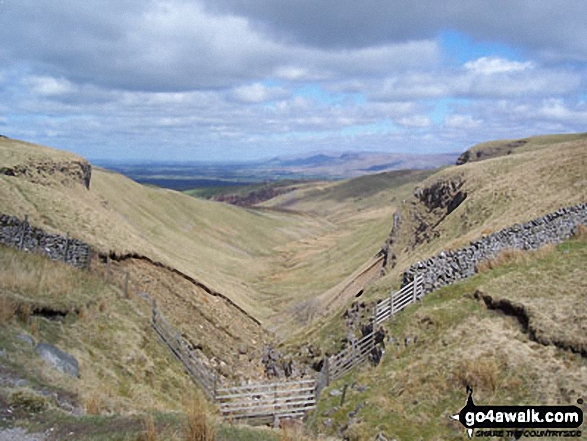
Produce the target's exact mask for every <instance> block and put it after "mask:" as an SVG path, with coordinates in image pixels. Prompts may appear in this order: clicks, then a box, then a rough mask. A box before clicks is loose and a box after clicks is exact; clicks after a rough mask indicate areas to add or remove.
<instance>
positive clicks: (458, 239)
mask: <svg viewBox="0 0 587 441" xmlns="http://www.w3.org/2000/svg"><path fill="white" fill-rule="evenodd" d="M585 170H587V138H583V139H580V140H577V141H571V142H563V143H560V144H556V145H551V148H548V149H542V148H538V149H536V150H533V151H528V152H526V153H520V154H516V155H509V156H504V157H499V158H493V159H489V160H486V161H483V162H477V163H470V164H465V165H462V166H455V167H450V168H447V169H444V170H442V171H440V172H439V173H436V174H435V175H433V176H431V177H430V178H428V179H427V180H426V181H424V182H422V183H421V187H425V186H429V185H432V184H433V183H434V182H437V181H441V180H444V181H450V180H451V179H453V178H454V177H456V176H460V177H461V178H462V179H463V181H464V185H463V189H464V190H465V191H466V192H467V195H468V196H467V198H466V199H465V201H464V202H463V203H462V204H461V205H460V206H459V207H458V208H457V209H456V210H454V211H453V212H452V213H451V214H450V215H448V216H447V217H446V218H445V219H444V220H443V221H442V222H441V223H440V224H439V225H438V227H437V231H438V237H436V238H434V239H432V240H431V241H430V242H427V243H424V244H422V245H419V246H417V247H415V248H413V247H412V245H411V244H410V240H411V236H410V231H411V230H412V229H413V228H414V223H413V221H412V213H417V214H421V215H423V216H424V217H426V216H427V215H428V213H426V211H427V210H426V208H425V207H423V206H422V204H421V203H419V202H417V201H416V200H415V198H411V199H410V200H409V201H407V203H406V204H404V205H403V206H402V218H403V224H402V230H401V231H402V234H401V237H400V238H398V246H397V247H396V250H399V251H400V253H401V255H400V257H399V259H398V263H397V266H396V268H395V269H394V270H392V271H390V275H389V276H388V277H387V278H386V279H384V280H383V281H382V284H383V285H385V284H386V283H388V282H389V281H390V280H393V281H394V282H396V283H397V281H398V280H399V275H400V273H401V272H402V271H403V270H404V269H405V268H406V267H407V266H409V265H410V264H412V263H413V262H415V261H416V260H420V259H422V258H426V257H429V256H431V255H434V254H436V253H438V252H440V251H441V250H443V249H447V248H458V247H461V246H464V245H466V244H467V243H468V242H469V241H471V240H473V239H476V238H478V237H481V236H482V235H483V234H487V233H489V232H493V231H497V230H500V229H502V228H505V227H508V226H510V225H513V224H514V223H522V222H526V221H529V220H531V219H534V218H536V217H539V216H541V215H543V214H546V213H549V212H552V211H554V210H557V209H558V208H560V207H563V206H568V205H573V204H577V203H579V202H585V201H586V200H587V173H586V172H585ZM387 286H388V285H387Z"/></svg>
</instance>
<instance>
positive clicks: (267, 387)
mask: <svg viewBox="0 0 587 441" xmlns="http://www.w3.org/2000/svg"><path fill="white" fill-rule="evenodd" d="M215 400H216V403H217V404H218V407H219V408H220V413H221V414H222V415H223V416H224V417H225V418H228V419H235V420H238V419H240V420H247V421H251V420H256V422H262V421H268V422H271V421H275V420H276V419H279V418H292V417H300V416H303V415H304V414H305V413H306V412H308V411H309V410H312V409H314V408H315V407H316V380H315V379H307V380H298V381H280V382H275V383H265V384H264V383H259V384H251V385H243V386H235V387H226V388H221V389H217V390H216V395H215Z"/></svg>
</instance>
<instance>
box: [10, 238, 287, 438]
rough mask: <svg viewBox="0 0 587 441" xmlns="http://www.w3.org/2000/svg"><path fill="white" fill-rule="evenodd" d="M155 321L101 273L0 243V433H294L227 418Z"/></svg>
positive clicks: (100, 435) (83, 435)
mask: <svg viewBox="0 0 587 441" xmlns="http://www.w3.org/2000/svg"><path fill="white" fill-rule="evenodd" d="M149 323H150V308H149V306H148V305H144V304H143V303H142V301H141V300H140V299H134V300H131V299H126V298H123V296H122V293H121V292H120V291H119V290H117V289H115V288H114V287H112V286H110V285H107V284H105V283H104V282H103V280H102V279H101V278H98V277H96V276H95V275H93V274H90V273H87V272H84V271H80V270H76V269H74V268H71V267H69V266H67V265H64V264H62V263H59V262H54V261H50V260H48V259H47V258H45V257H42V256H38V255H34V254H27V253H22V252H19V251H17V250H14V249H12V248H8V247H5V246H0V430H2V428H8V427H22V428H25V429H26V430H28V431H31V432H33V433H45V434H46V435H47V436H48V439H50V440H62V439H76V440H83V441H85V440H88V441H89V440H92V441H114V440H128V441H139V440H145V441H154V440H177V441H182V440H190V441H191V440H202V441H207V440H213V439H215V440H218V441H222V440H226V441H229V440H236V441H239V440H242V441H249V440H250V441H253V440H267V441H273V440H283V439H292V440H293V439H297V438H284V436H290V435H288V434H287V432H284V431H279V430H271V429H263V428H250V427H246V426H237V425H231V424H227V423H223V422H221V420H220V418H219V417H218V416H217V415H216V411H215V410H214V408H213V407H212V406H210V405H208V404H206V402H205V400H204V399H203V398H202V395H201V394H200V393H199V391H198V389H197V387H196V386H195V385H194V384H193V383H191V380H190V379H189V377H188V376H187V375H186V374H185V372H184V371H183V369H182V367H181V365H180V364H179V363H178V362H177V361H176V360H175V359H174V358H173V357H172V356H171V355H170V353H169V351H168V350H167V349H166V348H165V347H164V346H163V345H162V344H161V343H160V342H159V341H158V340H157V337H156V335H155V333H154V332H153V330H152V329H151V328H150V325H149ZM40 342H43V343H50V344H53V345H55V346H57V347H58V348H60V349H61V350H63V351H65V352H68V353H69V354H71V355H73V356H74V357H75V358H76V359H77V361H78V363H79V366H80V375H79V377H78V378H73V377H71V376H69V375H67V374H64V373H61V372H59V371H57V370H55V369H54V368H52V367H51V366H49V365H48V364H46V363H45V362H44V361H43V360H42V359H41V358H40V357H39V356H37V355H36V353H35V352H34V345H35V344H36V343H40ZM291 436H293V435H291Z"/></svg>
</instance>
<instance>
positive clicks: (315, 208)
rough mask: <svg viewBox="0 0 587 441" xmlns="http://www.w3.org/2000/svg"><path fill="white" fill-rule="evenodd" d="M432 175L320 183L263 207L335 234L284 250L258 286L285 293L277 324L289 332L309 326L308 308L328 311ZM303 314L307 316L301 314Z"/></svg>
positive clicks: (393, 174) (395, 174)
mask: <svg viewBox="0 0 587 441" xmlns="http://www.w3.org/2000/svg"><path fill="white" fill-rule="evenodd" d="M431 173H432V172H431V171H413V172H406V171H399V172H388V173H381V174H376V175H370V176H363V177H360V178H355V179H351V180H346V181H341V182H335V183H316V184H313V185H307V186H305V187H304V188H302V189H300V190H296V191H294V192H291V193H288V194H286V195H282V196H280V197H277V198H275V199H272V200H270V201H267V202H266V203H264V204H263V205H265V206H269V207H274V208H281V209H283V208H285V209H288V210H294V211H296V212H303V213H307V214H309V215H312V216H315V217H317V218H319V219H324V220H326V221H327V222H328V223H329V225H330V226H331V227H330V231H326V232H325V233H320V234H318V235H315V236H314V237H311V238H309V239H305V240H302V241H297V242H292V243H290V244H287V245H286V246H284V247H282V248H280V249H279V253H278V254H277V255H274V256H271V258H270V259H268V260H267V264H268V270H267V271H265V272H263V273H261V274H260V275H259V277H258V279H257V282H256V283H255V285H254V286H255V287H256V288H257V289H258V291H259V292H260V293H264V292H270V291H269V290H271V289H279V292H282V293H283V294H284V295H283V296H281V297H279V298H276V299H275V300H274V301H275V302H279V303H278V304H276V309H277V310H278V311H279V313H278V314H277V315H276V316H274V317H273V319H272V320H273V321H275V322H276V323H279V324H280V327H281V328H282V329H284V330H285V331H286V332H290V331H291V330H293V329H296V330H299V329H300V325H305V324H307V323H306V322H305V320H304V319H305V318H307V317H305V316H306V314H301V313H302V311H300V310H301V309H303V308H304V307H306V308H307V307H308V305H310V307H311V309H312V310H313V311H314V313H315V312H317V311H320V312H325V311H324V308H325V306H326V305H327V304H328V303H329V300H330V299H332V298H334V297H336V295H337V294H338V292H340V290H341V289H342V287H344V286H345V284H347V283H348V281H349V279H350V278H352V277H353V274H355V273H356V272H357V271H356V270H357V269H361V268H362V267H364V266H365V264H366V262H369V261H370V260H371V259H372V258H373V256H374V255H375V254H376V253H377V252H378V251H379V250H380V249H381V247H382V245H383V243H384V242H385V239H386V237H387V235H388V234H389V230H390V228H391V224H390V218H391V215H392V213H393V211H394V210H395V207H396V206H397V204H398V201H400V200H401V199H402V198H404V197H407V195H409V194H410V193H411V191H412V189H413V187H414V185H416V183H417V182H418V181H420V180H421V179H423V178H424V177H426V176H428V175H429V174H431ZM300 314H301V316H300Z"/></svg>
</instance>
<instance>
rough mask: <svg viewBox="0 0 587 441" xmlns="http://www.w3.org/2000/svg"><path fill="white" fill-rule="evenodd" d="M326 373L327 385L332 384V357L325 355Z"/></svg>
mask: <svg viewBox="0 0 587 441" xmlns="http://www.w3.org/2000/svg"><path fill="white" fill-rule="evenodd" d="M324 374H325V377H326V386H330V357H328V355H326V356H325V357H324Z"/></svg>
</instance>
